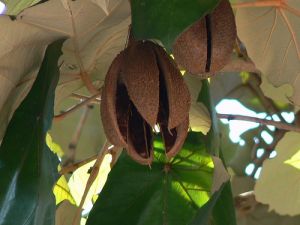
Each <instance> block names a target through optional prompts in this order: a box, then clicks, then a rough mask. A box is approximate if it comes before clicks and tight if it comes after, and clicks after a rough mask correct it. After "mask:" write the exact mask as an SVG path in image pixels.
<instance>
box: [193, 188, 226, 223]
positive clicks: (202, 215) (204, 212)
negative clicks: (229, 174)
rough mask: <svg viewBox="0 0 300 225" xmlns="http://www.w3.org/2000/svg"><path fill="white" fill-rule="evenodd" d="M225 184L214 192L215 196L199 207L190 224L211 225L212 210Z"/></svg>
mask: <svg viewBox="0 0 300 225" xmlns="http://www.w3.org/2000/svg"><path fill="white" fill-rule="evenodd" d="M223 188H224V185H223V186H222V187H221V188H220V189H219V190H218V191H217V192H216V193H214V194H213V196H212V197H211V198H210V199H209V201H208V202H207V203H205V205H204V206H203V207H201V208H200V209H199V211H198V212H197V214H196V216H195V217H194V219H193V221H192V222H191V223H190V225H209V224H210V223H209V221H210V216H211V214H212V210H213V208H214V206H215V205H216V203H217V200H218V199H219V198H220V194H221V192H222V191H223Z"/></svg>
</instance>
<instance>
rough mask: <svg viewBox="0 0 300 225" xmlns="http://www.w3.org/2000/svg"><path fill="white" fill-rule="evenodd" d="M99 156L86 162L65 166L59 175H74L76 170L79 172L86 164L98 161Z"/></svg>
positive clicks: (92, 157)
mask: <svg viewBox="0 0 300 225" xmlns="http://www.w3.org/2000/svg"><path fill="white" fill-rule="evenodd" d="M97 156H98V155H93V156H91V157H89V158H87V159H84V160H82V161H80V162H77V163H74V164H71V165H68V166H65V167H63V168H62V169H61V170H60V171H59V174H60V175H64V174H67V173H72V172H74V171H75V170H77V169H78V168H80V167H82V166H84V165H85V164H88V163H89V162H92V161H93V160H95V159H97Z"/></svg>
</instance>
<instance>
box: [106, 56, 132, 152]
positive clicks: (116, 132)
mask: <svg viewBox="0 0 300 225" xmlns="http://www.w3.org/2000/svg"><path fill="white" fill-rule="evenodd" d="M123 54H124V53H123V52H121V53H120V54H119V55H117V57H116V58H115V59H114V60H113V62H112V64H111V65H110V68H109V70H108V73H107V75H106V79H105V85H104V88H103V91H102V95H101V119H102V124H103V128H104V130H105V133H106V136H107V139H108V140H109V141H110V143H112V144H114V145H116V146H120V147H125V146H127V143H126V139H125V138H126V136H127V134H125V135H124V132H123V135H122V132H121V131H120V129H122V127H124V126H123V125H122V124H124V123H125V124H127V122H126V121H123V120H124V119H122V117H124V116H123V114H122V112H118V113H117V109H118V110H123V111H124V107H122V105H121V104H122V103H124V100H121V99H120V98H121V97H122V96H124V93H122V90H120V89H119V90H118V93H117V81H118V77H119V74H120V71H121V65H122V62H123ZM125 93H126V92H125ZM117 115H119V116H117Z"/></svg>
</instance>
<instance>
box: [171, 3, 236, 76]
mask: <svg viewBox="0 0 300 225" xmlns="http://www.w3.org/2000/svg"><path fill="white" fill-rule="evenodd" d="M236 36H237V35H236V24H235V18H234V14H233V11H232V8H231V6H230V2H229V1H228V0H221V2H220V3H219V5H218V6H217V8H216V9H215V10H214V11H213V12H212V13H211V14H209V15H207V16H205V17H204V18H201V19H200V20H199V21H197V22H196V23H195V24H193V25H192V26H191V27H190V28H188V29H187V30H186V31H184V32H183V33H182V34H181V35H180V36H179V37H178V38H177V39H176V41H175V43H174V45H173V53H174V57H175V61H176V62H177V63H178V64H179V65H180V66H182V67H183V68H185V69H186V70H187V71H188V72H189V73H191V74H198V75H201V76H202V77H203V78H207V77H208V73H210V74H211V75H213V74H215V73H216V72H218V71H220V70H221V69H222V68H223V67H224V66H225V65H226V64H227V63H228V62H229V60H230V58H231V54H232V51H233V47H234V43H235V40H236Z"/></svg>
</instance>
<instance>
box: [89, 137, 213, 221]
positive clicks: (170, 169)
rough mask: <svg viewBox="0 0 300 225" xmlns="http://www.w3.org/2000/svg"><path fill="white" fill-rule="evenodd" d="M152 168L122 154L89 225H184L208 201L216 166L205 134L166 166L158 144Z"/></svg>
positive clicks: (193, 139)
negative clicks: (205, 139) (207, 151)
mask: <svg viewBox="0 0 300 225" xmlns="http://www.w3.org/2000/svg"><path fill="white" fill-rule="evenodd" d="M155 150H156V151H155V160H154V163H153V164H152V165H151V168H149V167H147V166H142V165H139V164H137V163H136V162H134V161H133V160H132V159H131V158H130V157H129V156H128V155H127V154H123V155H121V157H120V158H119V160H118V162H117V164H116V165H115V167H114V169H113V170H112V172H111V173H110V174H109V176H108V180H107V183H106V184H105V186H104V189H103V191H102V192H101V194H100V196H99V198H98V199H97V201H96V203H95V205H94V207H93V209H92V211H91V213H90V216H89V218H88V222H87V225H97V224H101V225H120V224H122V225H137V224H142V225H161V224H164V225H183V224H188V223H189V222H190V221H191V219H192V218H193V216H194V215H195V214H196V212H197V210H198V209H199V207H200V206H201V205H203V204H204V203H205V202H206V201H208V194H209V192H210V189H211V183H212V174H213V163H212V160H211V157H209V156H208V155H207V154H205V149H204V145H203V135H202V134H200V133H189V135H188V138H187V140H186V143H185V145H184V147H183V149H182V150H181V152H180V153H179V154H178V155H177V156H176V157H175V158H174V159H173V160H172V161H171V162H170V163H166V159H165V153H164V150H163V143H162V140H161V139H156V141H155Z"/></svg>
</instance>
